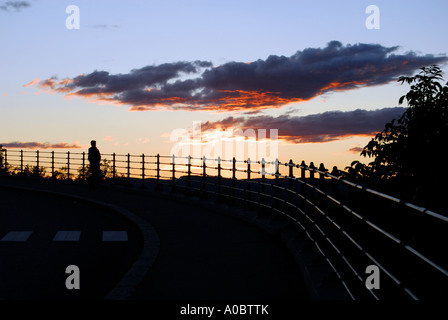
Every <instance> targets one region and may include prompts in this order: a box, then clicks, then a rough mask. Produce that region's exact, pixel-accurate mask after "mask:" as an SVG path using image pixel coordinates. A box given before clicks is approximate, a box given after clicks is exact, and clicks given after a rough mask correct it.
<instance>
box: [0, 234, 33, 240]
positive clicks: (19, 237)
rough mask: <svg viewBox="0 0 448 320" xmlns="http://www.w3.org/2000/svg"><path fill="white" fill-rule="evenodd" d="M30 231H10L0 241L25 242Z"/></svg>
mask: <svg viewBox="0 0 448 320" xmlns="http://www.w3.org/2000/svg"><path fill="white" fill-rule="evenodd" d="M32 233H33V232H32V231H10V232H8V233H7V234H6V235H5V236H4V237H3V238H2V239H1V240H0V241H3V242H25V241H27V240H28V238H29V237H30V236H31V234H32Z"/></svg>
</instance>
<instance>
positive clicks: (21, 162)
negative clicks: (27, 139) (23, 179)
mask: <svg viewBox="0 0 448 320" xmlns="http://www.w3.org/2000/svg"><path fill="white" fill-rule="evenodd" d="M20 173H23V150H20Z"/></svg>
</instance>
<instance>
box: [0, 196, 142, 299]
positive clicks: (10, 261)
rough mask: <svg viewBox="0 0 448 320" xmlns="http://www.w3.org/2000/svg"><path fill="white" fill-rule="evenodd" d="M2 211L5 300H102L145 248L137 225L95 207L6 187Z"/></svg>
mask: <svg viewBox="0 0 448 320" xmlns="http://www.w3.org/2000/svg"><path fill="white" fill-rule="evenodd" d="M0 210H1V211H0V261H1V262H0V299H6V300H17V299H20V300H21V299H27V300H28V299H32V300H34V299H100V298H102V297H103V296H104V295H105V294H106V293H107V292H109V291H110V290H111V289H112V288H113V287H114V286H115V285H116V283H117V282H118V281H119V280H120V279H121V277H122V276H123V274H124V273H125V272H126V271H127V270H128V269H129V267H130V266H131V265H132V263H133V261H134V260H135V259H136V258H137V256H138V254H139V252H140V250H141V239H139V232H138V230H137V229H136V227H135V226H134V225H132V224H130V223H129V222H128V221H127V220H125V219H123V218H122V217H120V216H118V215H116V214H113V213H111V212H110V210H107V209H104V208H102V207H99V206H95V205H92V204H87V203H84V202H80V201H74V200H72V199H68V198H65V197H57V196H51V195H48V194H43V193H35V192H28V191H20V190H9V189H3V188H2V189H0ZM112 231H118V232H115V233H111V232H112ZM110 236H112V238H110ZM108 237H109V238H108ZM107 240H109V241H107ZM69 265H75V266H77V267H78V268H79V285H80V287H79V290H78V289H71V290H69V289H68V288H67V286H66V280H67V278H69V277H70V279H69V280H70V281H69V283H74V280H72V279H73V277H75V274H74V273H73V272H72V271H70V272H68V273H66V268H67V267H68V266H69Z"/></svg>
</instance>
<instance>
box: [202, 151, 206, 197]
mask: <svg viewBox="0 0 448 320" xmlns="http://www.w3.org/2000/svg"><path fill="white" fill-rule="evenodd" d="M206 168H207V166H206V164H205V156H203V157H202V193H203V195H204V196H205V192H206V185H205V179H206V177H207V173H206Z"/></svg>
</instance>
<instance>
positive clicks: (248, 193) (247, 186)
mask: <svg viewBox="0 0 448 320" xmlns="http://www.w3.org/2000/svg"><path fill="white" fill-rule="evenodd" d="M246 172H247V180H246V201H250V198H251V197H250V158H247V171H246ZM249 206H250V205H249Z"/></svg>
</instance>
